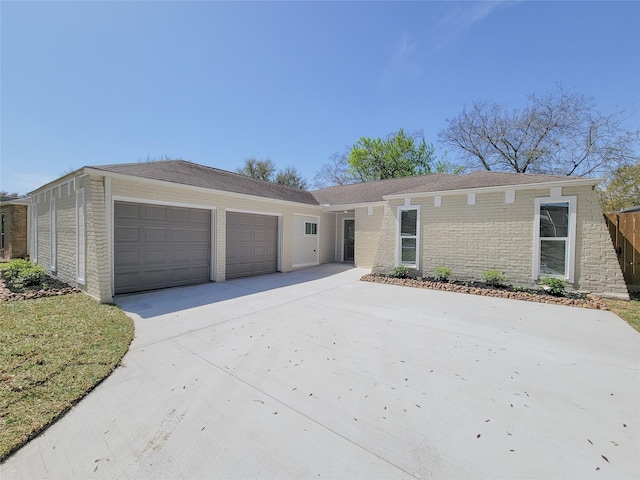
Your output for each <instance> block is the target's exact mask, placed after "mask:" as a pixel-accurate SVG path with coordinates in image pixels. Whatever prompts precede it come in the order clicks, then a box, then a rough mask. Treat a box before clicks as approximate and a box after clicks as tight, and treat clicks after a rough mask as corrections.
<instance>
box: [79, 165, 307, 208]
mask: <svg viewBox="0 0 640 480" xmlns="http://www.w3.org/2000/svg"><path fill="white" fill-rule="evenodd" d="M85 173H87V174H89V175H102V176H105V177H110V178H116V179H117V178H119V179H123V180H135V181H140V182H143V183H150V184H154V185H171V186H173V187H178V188H188V189H190V190H196V191H198V192H204V193H215V194H218V195H226V196H236V197H238V196H239V197H241V198H247V199H252V200H255V199H260V200H261V201H267V202H272V203H279V204H287V205H291V204H294V205H305V206H308V207H309V208H320V205H318V204H317V203H316V204H314V203H304V202H297V201H295V200H282V199H280V198H272V197H262V196H260V195H250V194H247V193H239V192H230V191H227V190H219V189H216V188H209V187H199V186H196V185H188V184H186V183H178V182H171V181H168V180H157V179H155V178H147V177H142V176H139V175H130V174H127V173H119V172H110V171H108V170H100V169H97V168H92V167H85Z"/></svg>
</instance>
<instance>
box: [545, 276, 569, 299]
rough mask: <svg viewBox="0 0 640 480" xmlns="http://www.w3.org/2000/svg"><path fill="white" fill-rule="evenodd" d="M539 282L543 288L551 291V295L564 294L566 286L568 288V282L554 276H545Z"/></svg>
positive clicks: (559, 295)
mask: <svg viewBox="0 0 640 480" xmlns="http://www.w3.org/2000/svg"><path fill="white" fill-rule="evenodd" d="M538 284H539V285H542V288H543V289H544V290H545V291H546V292H549V293H550V294H551V295H555V296H556V297H561V296H563V295H564V291H565V288H567V282H565V281H564V280H560V279H559V278H553V277H549V278H543V279H541V280H539V281H538Z"/></svg>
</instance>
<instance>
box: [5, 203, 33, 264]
mask: <svg viewBox="0 0 640 480" xmlns="http://www.w3.org/2000/svg"><path fill="white" fill-rule="evenodd" d="M28 206H29V199H28V198H7V199H2V200H1V201H0V259H3V260H10V259H12V258H25V257H26V256H27V254H28V252H27V250H28V249H27V211H28Z"/></svg>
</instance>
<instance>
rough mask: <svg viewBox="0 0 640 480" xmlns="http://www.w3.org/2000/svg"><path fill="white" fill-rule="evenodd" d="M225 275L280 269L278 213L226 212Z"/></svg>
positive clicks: (268, 271) (228, 276) (238, 275)
mask: <svg viewBox="0 0 640 480" xmlns="http://www.w3.org/2000/svg"><path fill="white" fill-rule="evenodd" d="M226 239H227V245H226V249H227V259H226V277H227V278H236V277H244V276H249V275H259V274H263V273H272V272H275V271H277V251H278V217H276V216H268V215H256V214H249V213H238V212H227V235H226Z"/></svg>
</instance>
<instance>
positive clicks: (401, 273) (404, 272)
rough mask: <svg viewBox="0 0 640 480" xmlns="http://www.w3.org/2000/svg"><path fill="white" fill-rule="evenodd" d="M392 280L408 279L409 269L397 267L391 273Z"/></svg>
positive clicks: (401, 266) (402, 266)
mask: <svg viewBox="0 0 640 480" xmlns="http://www.w3.org/2000/svg"><path fill="white" fill-rule="evenodd" d="M391 277H393V278H409V268H408V267H405V266H404V265H398V266H397V267H396V268H394V269H393V271H392V272H391Z"/></svg>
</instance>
